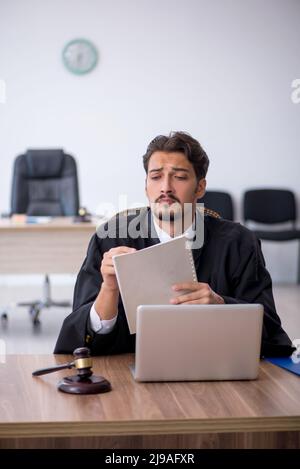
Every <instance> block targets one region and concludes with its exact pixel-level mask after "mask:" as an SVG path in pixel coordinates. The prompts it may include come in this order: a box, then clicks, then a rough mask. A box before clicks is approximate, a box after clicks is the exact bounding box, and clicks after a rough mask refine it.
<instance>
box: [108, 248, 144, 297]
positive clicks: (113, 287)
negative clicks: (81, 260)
mask: <svg viewBox="0 0 300 469" xmlns="http://www.w3.org/2000/svg"><path fill="white" fill-rule="evenodd" d="M135 251H136V249H134V248H129V247H128V246H119V247H117V248H111V249H110V250H109V251H107V252H105V253H104V256H103V259H102V262H101V266H100V272H101V275H102V278H103V283H102V286H101V288H102V289H105V290H110V291H117V292H118V291H119V286H118V282H117V277H116V272H115V268H114V264H113V260H112V258H113V256H116V255H118V254H130V253H133V252H135Z"/></svg>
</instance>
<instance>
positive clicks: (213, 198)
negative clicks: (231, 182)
mask: <svg viewBox="0 0 300 469" xmlns="http://www.w3.org/2000/svg"><path fill="white" fill-rule="evenodd" d="M197 202H200V203H204V206H205V208H207V209H211V210H214V211H216V212H217V213H219V214H220V215H221V217H222V218H225V219H226V220H231V221H232V220H233V219H234V215H233V202H232V197H231V195H230V194H228V192H221V191H206V192H205V195H204V197H202V198H201V199H198V201H197Z"/></svg>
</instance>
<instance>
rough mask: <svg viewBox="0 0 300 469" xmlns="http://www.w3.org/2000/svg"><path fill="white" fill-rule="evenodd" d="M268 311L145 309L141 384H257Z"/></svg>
mask: <svg viewBox="0 0 300 469" xmlns="http://www.w3.org/2000/svg"><path fill="white" fill-rule="evenodd" d="M262 322H263V306H262V305H259V304H237V305H170V306H165V305H164V306H161V305H141V306H139V307H138V308H137V331H136V355H135V367H134V368H133V370H132V371H133V375H134V378H135V379H136V380H137V381H204V380H242V379H249V380H250V379H256V378H257V376H258V368H259V358H260V346H261V334H262Z"/></svg>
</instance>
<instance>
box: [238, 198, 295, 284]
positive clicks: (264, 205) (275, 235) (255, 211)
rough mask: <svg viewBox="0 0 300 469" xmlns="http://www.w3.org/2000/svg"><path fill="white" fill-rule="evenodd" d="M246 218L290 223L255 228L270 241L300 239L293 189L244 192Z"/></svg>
mask: <svg viewBox="0 0 300 469" xmlns="http://www.w3.org/2000/svg"><path fill="white" fill-rule="evenodd" d="M243 205H244V220H245V222H247V221H253V222H256V223H262V224H265V225H275V224H276V223H278V224H279V223H283V224H284V223H289V224H290V225H291V226H290V227H289V228H285V229H276V230H267V229H254V230H253V231H254V232H255V234H256V236H257V237H258V238H260V239H263V240H268V241H292V240H295V239H298V240H300V230H298V229H297V228H296V220H297V211H296V201H295V196H294V194H293V192H292V191H289V190H283V189H253V190H248V191H246V192H245V194H244V203H243ZM297 280H298V283H300V244H299V255H298V278H297Z"/></svg>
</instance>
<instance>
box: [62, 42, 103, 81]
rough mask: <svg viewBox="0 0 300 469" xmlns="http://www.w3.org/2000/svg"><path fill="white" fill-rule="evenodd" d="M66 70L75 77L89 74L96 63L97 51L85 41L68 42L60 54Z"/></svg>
mask: <svg viewBox="0 0 300 469" xmlns="http://www.w3.org/2000/svg"><path fill="white" fill-rule="evenodd" d="M62 58H63V63H64V64H65V66H66V68H67V69H68V70H69V71H70V72H72V73H75V74H76V75H84V74H85V73H89V72H91V71H92V70H93V69H94V68H95V67H96V65H97V62H98V51H97V49H96V47H95V46H94V44H92V43H91V42H90V41H88V40H87V39H73V41H70V42H68V44H66V46H65V47H64V49H63V52H62Z"/></svg>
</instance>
